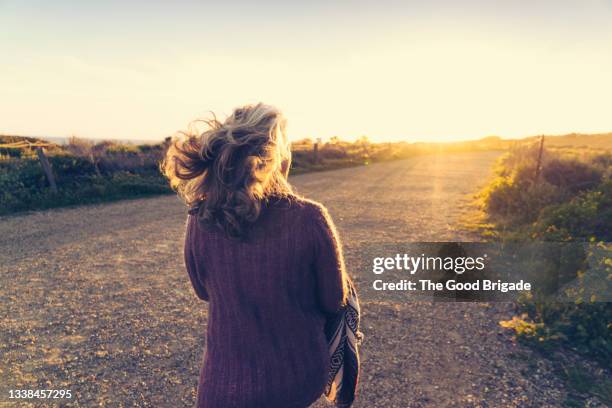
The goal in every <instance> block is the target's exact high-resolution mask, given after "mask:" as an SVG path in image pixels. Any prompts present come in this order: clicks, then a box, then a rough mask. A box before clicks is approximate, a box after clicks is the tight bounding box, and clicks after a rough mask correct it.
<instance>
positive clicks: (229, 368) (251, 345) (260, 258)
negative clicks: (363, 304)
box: [185, 197, 347, 408]
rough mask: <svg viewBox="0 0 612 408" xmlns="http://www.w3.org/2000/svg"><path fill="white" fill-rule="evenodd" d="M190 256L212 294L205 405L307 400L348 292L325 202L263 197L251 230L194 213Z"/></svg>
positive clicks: (268, 406) (201, 390)
mask: <svg viewBox="0 0 612 408" xmlns="http://www.w3.org/2000/svg"><path fill="white" fill-rule="evenodd" d="M185 263H186V266H187V271H188V272H189V277H190V279H191V283H192V285H193V288H194V290H195V292H196V294H197V295H198V297H200V298H201V299H203V300H206V301H208V302H209V318H208V331H207V336H206V337H207V340H206V354H205V357H204V364H203V367H202V369H201V372H200V381H199V386H198V405H197V406H198V407H199V408H277V407H278V408H303V407H306V406H308V405H310V404H311V403H312V402H314V401H316V400H317V399H318V398H319V397H320V396H321V394H322V392H323V388H324V385H325V382H326V380H327V375H328V369H329V363H330V361H329V349H328V345H327V341H326V339H325V334H324V332H323V327H324V324H325V319H326V315H329V314H333V313H335V312H336V311H337V310H338V309H339V308H340V307H341V305H342V302H343V299H344V298H345V296H346V279H347V277H346V274H345V271H344V262H343V259H342V252H341V248H340V244H339V241H338V238H337V234H336V232H335V229H334V226H333V223H332V221H331V219H330V217H329V215H328V214H327V211H326V210H325V208H324V207H323V206H321V205H320V204H317V203H314V202H311V201H307V200H305V199H302V198H297V197H294V198H291V199H279V200H274V201H272V202H270V203H268V204H266V205H265V206H264V208H263V209H262V212H261V215H260V217H259V219H258V220H257V221H256V223H255V224H254V225H253V226H252V228H251V229H250V230H249V234H248V237H247V239H245V240H235V239H230V238H227V237H226V236H225V235H224V233H223V232H222V231H220V230H217V229H215V228H208V227H203V226H202V225H201V224H199V223H198V221H197V219H196V217H195V216H194V215H189V217H188V221H187V234H186V238H185Z"/></svg>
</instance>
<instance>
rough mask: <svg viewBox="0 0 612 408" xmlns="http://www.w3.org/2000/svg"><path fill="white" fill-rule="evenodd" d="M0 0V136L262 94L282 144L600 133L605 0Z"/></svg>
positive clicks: (608, 80) (610, 40) (609, 123)
mask: <svg viewBox="0 0 612 408" xmlns="http://www.w3.org/2000/svg"><path fill="white" fill-rule="evenodd" d="M302 3H303V4H298V2H294V3H288V2H281V1H280V0H279V1H263V2H246V1H239V2H236V1H219V2H214V3H212V2H195V1H174V2H155V1H153V2H151V1H148V2H144V1H143V2H141V1H132V2H127V1H103V2H102V1H100V2H77V1H54V2H50V1H0V49H1V51H2V52H1V53H0V90H1V92H2V97H1V98H0V133H5V134H17V135H32V136H60V137H64V136H69V135H72V134H75V135H78V136H82V137H92V138H120V139H160V138H162V137H164V136H167V135H170V134H172V133H174V132H175V131H177V130H180V129H183V128H185V127H186V126H187V124H188V122H189V121H190V120H192V119H196V118H198V117H202V116H204V115H205V114H206V112H207V111H209V110H212V111H214V112H217V113H219V114H221V115H224V114H228V113H230V112H231V109H232V108H233V107H235V106H237V105H240V104H244V103H250V102H257V101H264V102H266V103H270V104H274V105H277V106H278V107H279V108H281V109H282V110H283V111H284V112H285V113H286V115H287V117H288V120H289V132H290V134H291V136H292V138H294V139H299V138H303V137H322V138H328V137H330V136H339V137H341V138H345V139H354V138H356V137H358V136H360V135H367V136H369V137H370V138H371V139H373V140H377V141H385V140H401V139H406V140H430V141H447V140H457V139H473V138H479V137H483V136H487V135H500V136H503V137H521V136H528V135H535V134H541V133H547V134H562V133H569V132H583V133H587V132H604V131H610V130H612V116H611V115H610V95H612V75H611V73H612V52H611V50H612V48H611V47H612V2H610V1H595V0H584V1H565V0H560V1H559V0H557V1H539V2H533V1H512V2H510V1H507V2H502V1H499V2H490V1H484V0H481V1H451V0H447V1H430V2H420V1H419V2H417V1H389V0H381V1H367V2H366V1H357V2H348V1H343V2H335V3H333V4H332V2H326V1H314V2H308V4H306V3H307V2H302Z"/></svg>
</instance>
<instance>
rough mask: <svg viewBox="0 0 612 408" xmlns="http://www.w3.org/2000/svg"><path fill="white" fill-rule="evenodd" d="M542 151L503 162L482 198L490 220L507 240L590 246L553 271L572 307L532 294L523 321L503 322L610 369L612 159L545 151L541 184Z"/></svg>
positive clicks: (527, 150) (525, 151)
mask: <svg viewBox="0 0 612 408" xmlns="http://www.w3.org/2000/svg"><path fill="white" fill-rule="evenodd" d="M536 151H537V150H535V149H534V147H533V146H531V147H529V146H527V147H522V148H517V149H514V150H513V151H512V152H510V153H509V154H508V155H506V156H504V157H503V158H502V159H501V160H500V162H499V168H498V169H497V177H496V178H495V179H494V180H493V181H492V182H491V184H490V185H489V186H488V187H487V188H486V189H485V190H484V191H483V192H482V194H481V197H482V199H483V204H484V206H483V207H484V210H485V211H486V212H487V214H488V216H489V219H490V221H492V222H493V224H495V225H497V227H498V230H499V231H500V236H501V238H502V239H504V240H505V239H511V240H516V239H519V240H525V239H535V240H543V241H585V242H589V243H590V244H589V245H588V246H586V247H584V248H586V249H585V250H582V251H580V252H581V253H580V254H578V253H573V252H571V253H570V252H567V251H564V252H563V253H562V256H565V257H569V258H572V259H571V260H572V261H573V262H571V266H570V267H568V268H565V269H563V270H557V271H553V272H555V273H556V274H557V275H556V276H557V277H558V278H559V284H561V285H565V286H564V288H565V289H564V291H563V293H562V295H563V296H565V297H566V299H565V300H566V301H565V302H559V301H551V300H550V299H548V298H544V297H542V296H541V295H540V294H538V293H534V294H531V295H530V296H527V297H524V298H523V299H521V301H520V302H519V308H520V316H515V317H514V318H513V319H512V320H509V321H505V322H501V324H502V325H503V326H504V327H508V328H511V329H513V330H514V331H515V333H516V334H517V335H518V336H519V337H520V338H523V339H525V340H527V341H529V342H530V343H531V344H534V345H537V346H538V347H543V348H550V347H556V346H559V345H564V346H567V347H571V348H573V349H575V350H576V351H578V352H580V353H583V354H584V355H587V356H589V357H591V358H594V359H596V360H598V361H600V362H602V363H604V364H607V365H609V364H610V361H612V304H611V303H604V302H601V303H599V302H598V296H599V295H600V294H602V293H603V294H609V293H610V292H612V287H611V286H612V273H611V272H610V268H611V265H610V264H609V256H605V254H609V251H610V246H609V244H605V242H606V241H610V240H611V239H612V180H610V164H611V163H612V158H611V157H612V155H610V153H608V152H604V153H602V152H595V153H593V152H591V151H584V150H580V151H576V150H572V149H556V150H554V151H552V150H545V152H544V155H543V158H542V169H541V177H540V178H539V179H538V180H536V177H535V167H536V160H537V154H536V153H535V152H536ZM599 246H601V247H603V248H604V249H603V250H604V251H607V252H605V254H604V256H600V257H599V258H595V257H593V256H592V253H593V248H594V247H599ZM580 248H582V247H580ZM542 272H543V273H546V272H545V271H542ZM542 278H544V277H542Z"/></svg>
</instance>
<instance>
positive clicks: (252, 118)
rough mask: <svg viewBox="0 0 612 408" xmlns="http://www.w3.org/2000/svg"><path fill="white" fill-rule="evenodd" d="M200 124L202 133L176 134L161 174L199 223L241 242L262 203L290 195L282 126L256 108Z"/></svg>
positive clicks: (274, 115) (275, 115)
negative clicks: (239, 239)
mask: <svg viewBox="0 0 612 408" xmlns="http://www.w3.org/2000/svg"><path fill="white" fill-rule="evenodd" d="M202 122H204V124H205V125H206V130H205V131H204V132H202V133H196V132H194V131H188V132H182V133H181V136H182V137H180V138H178V139H175V140H174V141H173V142H172V144H171V145H170V147H169V149H168V152H167V153H166V158H165V160H164V161H163V163H162V171H163V173H164V174H165V176H166V177H167V178H168V179H169V180H170V184H171V186H172V187H173V188H174V189H175V190H176V191H177V193H178V194H179V196H181V197H182V198H183V199H184V201H185V202H186V203H187V205H189V206H190V207H192V209H193V211H192V213H197V216H198V218H199V219H200V221H202V222H204V223H205V224H208V225H214V226H217V227H219V228H221V229H222V230H223V231H225V233H226V234H227V235H228V236H231V237H241V236H243V235H244V234H245V232H246V230H247V229H248V227H249V226H250V225H251V224H252V223H254V222H255V221H256V220H257V218H258V217H259V214H260V212H261V208H262V203H263V202H264V201H265V200H267V199H269V198H271V197H283V196H290V195H292V194H293V191H292V189H291V186H290V185H289V183H288V182H287V174H288V171H289V166H290V164H291V149H290V144H289V141H288V139H287V135H286V133H285V125H286V120H285V118H284V117H283V115H282V113H281V112H280V111H279V110H278V109H276V108H275V107H273V106H270V105H265V104H263V103H258V104H257V105H246V106H242V107H240V108H237V109H235V110H234V112H233V113H232V114H231V115H230V116H229V117H228V118H227V119H226V120H225V121H224V122H220V121H219V120H217V118H216V116H214V115H213V117H212V119H208V120H203V121H202Z"/></svg>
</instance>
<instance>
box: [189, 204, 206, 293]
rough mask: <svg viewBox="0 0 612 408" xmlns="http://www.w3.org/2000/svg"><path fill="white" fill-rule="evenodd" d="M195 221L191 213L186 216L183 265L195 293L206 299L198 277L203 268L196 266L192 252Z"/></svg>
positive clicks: (204, 289) (195, 259)
mask: <svg viewBox="0 0 612 408" xmlns="http://www.w3.org/2000/svg"><path fill="white" fill-rule="evenodd" d="M196 223H197V220H196V218H195V217H194V216H193V215H189V216H188V217H187V228H186V232H185V266H186V268H187V273H188V274H189V279H190V280H191V286H193V290H194V291H195V293H196V295H197V296H198V297H199V298H200V299H202V300H205V301H208V292H207V291H206V288H205V287H204V285H203V283H202V280H201V277H200V275H201V273H202V271H203V268H202V266H201V265H200V267H199V268H198V263H197V258H196V256H195V254H194V242H193V241H194V238H195V228H196V227H197V226H196Z"/></svg>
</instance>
